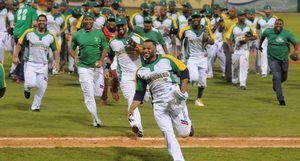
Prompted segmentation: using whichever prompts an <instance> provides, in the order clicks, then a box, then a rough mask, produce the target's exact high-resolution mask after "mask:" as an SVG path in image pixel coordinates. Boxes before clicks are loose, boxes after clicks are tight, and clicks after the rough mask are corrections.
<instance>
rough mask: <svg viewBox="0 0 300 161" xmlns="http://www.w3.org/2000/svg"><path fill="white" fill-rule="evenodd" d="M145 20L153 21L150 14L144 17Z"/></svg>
mask: <svg viewBox="0 0 300 161" xmlns="http://www.w3.org/2000/svg"><path fill="white" fill-rule="evenodd" d="M144 22H152V18H151V17H150V16H146V17H144Z"/></svg>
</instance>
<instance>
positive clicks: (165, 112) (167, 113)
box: [153, 103, 192, 161]
mask: <svg viewBox="0 0 300 161" xmlns="http://www.w3.org/2000/svg"><path fill="white" fill-rule="evenodd" d="M182 105H183V107H182V109H179V110H172V109H171V107H170V106H172V104H171V103H154V104H153V112H154V117H155V120H156V123H157V125H158V127H159V128H160V130H161V131H162V133H163V135H164V137H165V141H166V144H167V148H168V151H169V153H170V155H171V156H172V158H173V160H174V161H184V157H183V155H182V152H181V149H180V145H179V143H178V141H177V139H176V136H175V134H174V130H173V125H175V128H176V130H177V132H178V134H179V135H180V136H181V137H187V136H189V134H190V132H191V125H192V122H191V120H190V118H189V116H188V110H187V107H186V104H185V103H183V104H182Z"/></svg>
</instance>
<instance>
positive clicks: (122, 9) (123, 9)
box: [118, 6, 126, 12]
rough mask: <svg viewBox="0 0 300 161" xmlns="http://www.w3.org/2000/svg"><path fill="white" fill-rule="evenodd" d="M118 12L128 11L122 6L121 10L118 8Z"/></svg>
mask: <svg viewBox="0 0 300 161" xmlns="http://www.w3.org/2000/svg"><path fill="white" fill-rule="evenodd" d="M118 11H120V12H122V11H123V12H124V11H126V9H125V7H122V6H120V7H119V8H118Z"/></svg>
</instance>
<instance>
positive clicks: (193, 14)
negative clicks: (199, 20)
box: [192, 10, 201, 18]
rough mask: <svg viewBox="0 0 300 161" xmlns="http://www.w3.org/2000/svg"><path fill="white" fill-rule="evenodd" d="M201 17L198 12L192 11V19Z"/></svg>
mask: <svg viewBox="0 0 300 161" xmlns="http://www.w3.org/2000/svg"><path fill="white" fill-rule="evenodd" d="M200 16H201V14H200V12H199V11H198V10H194V11H193V13H192V18H193V17H200Z"/></svg>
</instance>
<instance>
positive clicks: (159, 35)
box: [157, 31, 166, 45]
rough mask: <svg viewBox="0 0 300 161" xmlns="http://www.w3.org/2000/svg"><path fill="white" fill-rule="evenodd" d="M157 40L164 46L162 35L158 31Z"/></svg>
mask: <svg viewBox="0 0 300 161" xmlns="http://www.w3.org/2000/svg"><path fill="white" fill-rule="evenodd" d="M157 40H158V43H159V44H161V45H164V44H166V42H165V40H164V39H163V36H162V34H161V33H160V32H159V31H158V32H157Z"/></svg>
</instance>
